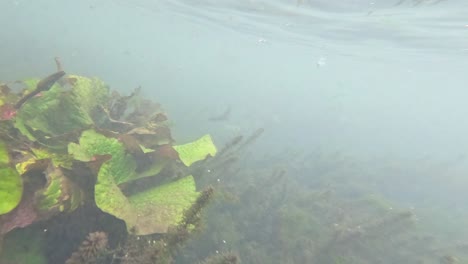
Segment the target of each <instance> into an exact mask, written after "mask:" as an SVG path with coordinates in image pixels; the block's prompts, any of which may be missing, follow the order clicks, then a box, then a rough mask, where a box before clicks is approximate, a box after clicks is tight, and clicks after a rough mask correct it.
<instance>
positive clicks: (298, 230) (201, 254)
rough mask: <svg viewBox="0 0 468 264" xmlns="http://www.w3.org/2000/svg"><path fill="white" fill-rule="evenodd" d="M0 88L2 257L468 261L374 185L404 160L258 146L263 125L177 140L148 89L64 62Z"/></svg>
mask: <svg viewBox="0 0 468 264" xmlns="http://www.w3.org/2000/svg"><path fill="white" fill-rule="evenodd" d="M0 88H1V89H0V118H1V121H0V170H1V172H0V250H1V251H0V263H5V264H17V263H21V264H29V263H31V264H32V263H34V264H43V263H66V264H78V263H87V264H91V263H96V264H97V263H103V264H105V263H112V264H118V263H120V264H127V263H128V264H130V263H132V264H149V263H168V264H169V263H175V262H177V263H199V264H234V263H239V262H240V261H241V260H242V261H244V263H253V264H255V263H259V264H260V263H272V264H274V263H278V264H280V263H281V264H282V263H331V264H337V263H346V264H353V263H356V264H367V263H369V264H375V263H381V264H387V263H389V264H390V263H421V264H422V263H425V264H439V263H465V262H466V260H467V259H468V255H467V254H466V252H467V251H466V249H467V248H468V247H467V243H463V240H457V241H450V239H447V238H442V239H440V238H436V236H435V235H434V234H432V233H431V229H433V227H434V226H435V224H434V226H430V225H431V223H430V221H424V222H425V223H423V221H421V220H420V219H419V217H420V216H421V215H424V214H425V213H426V214H427V215H430V214H429V213H427V212H424V210H415V209H414V208H404V207H403V206H399V205H398V204H397V203H394V202H391V201H390V200H389V199H387V198H386V197H388V193H387V195H384V192H385V191H381V193H379V192H378V191H377V189H378V188H377V187H376V184H377V182H380V184H382V185H392V186H394V187H395V188H398V189H404V188H406V186H405V184H406V185H407V184H408V179H407V178H403V177H405V176H406V175H405V173H403V172H402V171H398V169H396V168H390V167H385V168H382V170H385V171H386V173H382V175H388V173H389V172H392V173H394V174H395V179H393V182H391V180H389V179H388V178H385V176H379V175H378V174H379V172H369V169H368V168H362V167H360V166H358V165H357V164H356V163H355V162H353V161H350V160H348V159H347V158H345V157H342V156H340V155H338V154H333V155H324V154H323V153H318V154H314V155H311V154H308V155H302V154H300V153H298V152H294V151H284V150H283V151H280V154H279V155H277V156H275V155H274V154H271V153H270V154H271V155H273V156H271V155H270V156H266V157H263V158H262V157H260V156H259V155H258V153H256V152H254V151H251V150H250V148H249V147H250V146H252V144H253V143H254V142H255V141H256V140H257V139H258V138H259V137H260V136H261V135H262V134H263V133H264V130H263V129H262V128H260V129H257V130H255V131H254V132H253V133H252V134H251V135H250V136H247V137H245V136H237V137H235V138H233V139H232V140H231V141H229V142H227V143H226V144H225V145H224V147H222V148H220V149H219V150H218V148H217V147H216V146H215V145H214V143H213V141H212V138H211V136H210V135H204V136H201V137H200V138H199V139H197V140H195V141H193V142H190V143H187V144H183V145H178V144H176V143H175V140H174V139H173V138H172V136H171V130H170V127H169V126H168V123H167V120H168V118H167V116H166V113H165V112H164V111H163V109H162V108H161V106H160V105H159V104H157V103H154V102H152V101H150V100H147V99H143V98H141V96H139V88H138V89H136V90H135V91H134V92H132V93H131V94H130V95H128V96H123V95H120V94H119V93H118V92H116V91H111V90H110V89H109V87H108V86H106V85H105V84H104V83H103V82H102V81H100V80H99V79H96V78H88V77H84V76H78V75H67V74H65V72H64V71H63V70H62V69H61V66H60V65H59V67H58V71H57V72H56V73H54V74H52V75H50V76H48V77H46V78H44V79H42V80H39V79H28V80H24V81H21V82H15V83H5V84H1V85H0ZM230 111H231V109H230V108H229V109H228V110H227V112H225V113H224V114H223V115H222V118H216V121H220V122H223V121H225V118H224V117H225V116H227V114H226V113H228V112H230ZM212 121H213V120H212ZM408 167H409V166H408ZM415 167H416V166H415ZM417 169H419V170H420V168H415V170H417ZM415 174H417V173H415ZM419 174H424V173H419ZM398 175H400V176H398ZM301 177H307V178H308V179H307V181H306V180H305V179H304V178H301ZM305 183H307V184H305ZM215 190H216V191H215ZM376 191H377V192H376ZM205 209H206V210H205ZM202 211H204V212H203V214H202ZM459 233H460V235H461V236H460V237H463V236H466V235H467V234H468V233H466V232H465V233H463V232H459ZM460 241H462V242H460Z"/></svg>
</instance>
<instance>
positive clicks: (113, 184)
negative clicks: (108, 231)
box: [68, 130, 136, 226]
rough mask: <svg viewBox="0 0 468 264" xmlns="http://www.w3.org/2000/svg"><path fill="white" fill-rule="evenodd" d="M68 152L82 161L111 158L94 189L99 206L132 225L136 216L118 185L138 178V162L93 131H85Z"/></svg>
mask: <svg viewBox="0 0 468 264" xmlns="http://www.w3.org/2000/svg"><path fill="white" fill-rule="evenodd" d="M68 152H69V153H70V154H71V155H73V156H74V158H75V159H77V160H80V161H91V160H93V156H95V155H105V154H110V155H111V156H112V158H111V159H110V160H108V161H106V162H104V163H103V164H102V166H101V168H100V169H99V173H98V175H97V182H96V185H95V189H94V196H95V201H96V205H97V206H98V207H99V208H100V209H101V210H103V211H104V212H107V213H109V214H112V215H114V216H116V217H118V218H120V219H123V220H125V221H126V222H127V225H129V226H133V223H134V222H135V221H136V214H135V212H134V210H133V209H132V207H131V206H130V204H129V202H128V200H127V197H125V195H124V194H123V193H122V191H121V190H120V188H119V187H118V185H119V184H121V183H124V182H126V181H129V180H131V179H132V178H133V177H134V176H135V169H136V163H135V160H134V159H133V158H132V156H131V155H129V154H127V153H126V151H125V148H124V146H123V144H122V143H121V142H119V141H118V140H117V139H115V138H108V137H106V136H104V135H102V134H99V133H97V132H96V131H94V130H86V131H84V132H83V133H82V134H81V138H80V141H79V144H75V143H70V144H69V145H68Z"/></svg>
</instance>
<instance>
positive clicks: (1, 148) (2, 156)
mask: <svg viewBox="0 0 468 264" xmlns="http://www.w3.org/2000/svg"><path fill="white" fill-rule="evenodd" d="M9 162H10V156H9V155H8V149H7V147H6V145H5V143H3V142H0V164H1V165H7V164H8V163H9Z"/></svg>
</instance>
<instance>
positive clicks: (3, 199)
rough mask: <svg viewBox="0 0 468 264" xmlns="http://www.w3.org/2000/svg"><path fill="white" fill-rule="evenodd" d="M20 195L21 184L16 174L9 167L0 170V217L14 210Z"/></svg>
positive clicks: (21, 190) (21, 192) (21, 191)
mask: <svg viewBox="0 0 468 264" xmlns="http://www.w3.org/2000/svg"><path fill="white" fill-rule="evenodd" d="M22 194H23V183H22V181H21V176H20V175H19V174H18V172H17V171H16V170H15V169H13V168H10V167H2V168H0V215H2V214H6V213H8V212H10V211H11V210H13V209H15V207H16V206H17V205H18V204H19V202H20V201H21V196H22Z"/></svg>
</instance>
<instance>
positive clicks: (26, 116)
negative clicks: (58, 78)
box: [15, 84, 92, 143]
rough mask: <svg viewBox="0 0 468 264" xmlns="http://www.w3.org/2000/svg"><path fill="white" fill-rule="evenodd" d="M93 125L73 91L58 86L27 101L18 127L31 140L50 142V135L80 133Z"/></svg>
mask: <svg viewBox="0 0 468 264" xmlns="http://www.w3.org/2000/svg"><path fill="white" fill-rule="evenodd" d="M91 124H92V120H91V118H90V116H89V115H88V114H87V113H86V111H84V110H83V108H82V107H81V104H80V102H79V101H78V100H77V99H76V98H75V97H73V96H70V92H68V91H64V90H63V89H62V87H61V86H60V85H58V84H55V85H54V86H52V88H51V89H50V90H49V91H45V92H43V93H42V94H41V96H37V97H33V98H31V99H30V100H28V101H27V102H26V103H25V104H24V105H23V106H22V107H21V109H20V110H19V111H18V113H17V115H16V120H15V126H16V128H18V130H19V131H20V132H21V133H22V134H23V135H25V136H27V137H28V138H29V139H30V140H38V141H40V142H42V143H47V139H48V138H50V137H51V136H57V135H63V134H66V133H70V132H73V131H77V130H80V129H83V128H86V127H89V126H90V125H91Z"/></svg>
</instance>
